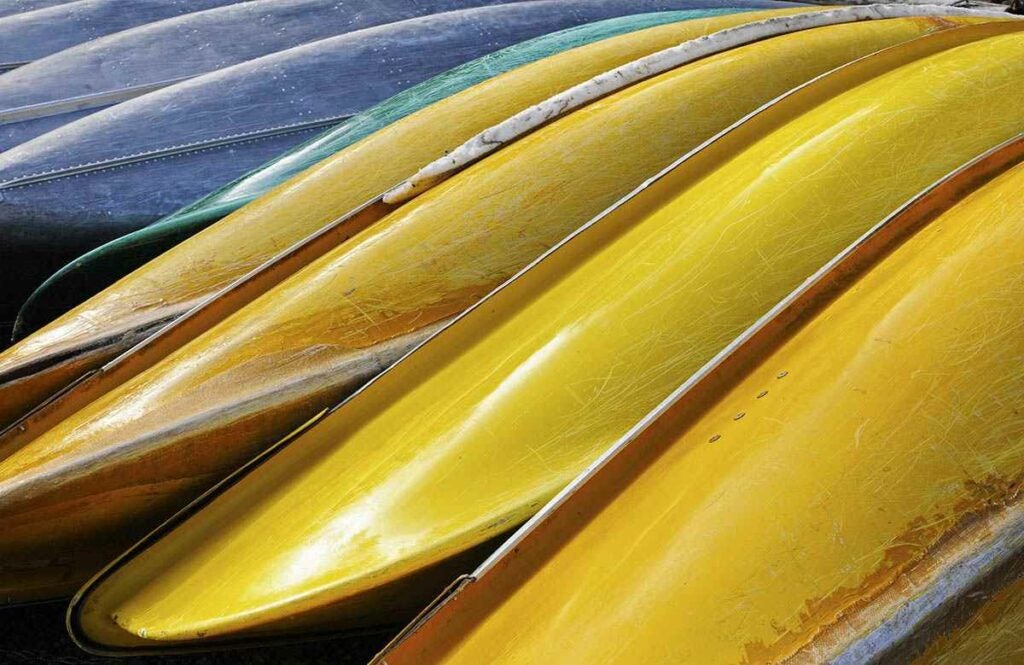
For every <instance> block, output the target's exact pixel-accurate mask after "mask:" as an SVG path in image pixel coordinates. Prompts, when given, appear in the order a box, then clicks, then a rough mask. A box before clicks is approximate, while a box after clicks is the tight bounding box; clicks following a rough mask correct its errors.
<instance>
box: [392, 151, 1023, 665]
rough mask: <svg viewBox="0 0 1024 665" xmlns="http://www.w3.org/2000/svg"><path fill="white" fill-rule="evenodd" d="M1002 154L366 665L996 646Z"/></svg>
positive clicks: (1012, 487)
mask: <svg viewBox="0 0 1024 665" xmlns="http://www.w3.org/2000/svg"><path fill="white" fill-rule="evenodd" d="M1022 161H1024V138H1018V139H1015V140H1014V141H1012V142H1011V143H1009V144H1007V145H1005V146H1003V147H1002V148H1000V149H998V150H997V151H994V152H993V153H990V154H989V155H986V156H985V157H983V158H982V159H981V160H979V161H977V162H975V163H973V164H970V165H968V166H967V167H965V168H964V169H962V170H961V171H959V172H957V173H955V174H954V175H953V176H952V177H951V178H950V179H948V180H947V181H945V182H943V183H940V184H939V185H938V186H937V187H936V188H935V189H933V190H932V191H931V192H929V193H927V194H926V195H925V196H923V197H922V198H921V199H919V200H918V201H916V202H915V203H914V204H912V205H910V206H908V207H907V208H906V209H904V210H902V211H900V212H899V213H897V214H896V215H894V216H893V217H892V218H890V219H889V220H887V221H886V223H885V224H884V225H881V226H880V227H878V228H876V229H875V230H873V231H872V232H871V233H869V234H868V235H866V236H865V237H864V238H862V239H860V240H859V241H858V242H857V243H856V244H855V245H853V246H851V247H850V248H849V250H848V251H847V252H846V253H844V254H843V255H841V256H840V257H839V258H837V259H836V260H835V261H834V262H832V263H831V264H829V265H827V266H826V268H824V269H823V270H822V271H820V272H819V273H818V274H817V275H816V276H815V278H814V280H812V281H811V282H809V283H808V284H805V285H804V286H803V287H802V288H801V289H800V290H798V291H797V292H795V293H794V294H792V295H791V296H789V297H788V298H787V299H786V300H784V301H783V302H782V303H781V304H780V305H779V306H778V307H776V308H775V309H774V310H773V312H772V313H771V314H770V315H769V316H767V317H765V318H764V319H762V321H760V322H759V323H758V324H757V325H755V326H754V327H752V328H751V329H749V330H748V331H747V332H746V333H745V334H744V335H742V336H741V337H739V338H738V339H737V340H736V341H735V342H734V343H733V344H732V345H731V346H730V348H729V349H728V351H727V353H725V354H723V355H722V356H720V357H719V358H718V359H716V361H715V362H714V363H710V364H709V365H708V366H707V367H705V368H704V369H703V370H702V371H701V372H700V373H699V374H698V375H697V376H695V377H694V378H693V379H692V380H691V381H689V382H688V383H687V384H684V385H683V386H682V387H680V388H679V389H678V390H677V391H676V392H675V393H674V395H673V396H672V397H671V398H670V399H667V400H666V401H665V402H664V403H663V404H661V405H659V407H658V408H657V409H656V410H655V411H653V412H651V413H650V414H649V415H648V416H646V417H645V418H644V419H643V420H642V421H641V422H640V423H639V424H638V425H637V426H636V427H635V428H634V429H633V430H632V432H631V433H630V435H629V436H628V437H624V438H623V439H622V440H620V441H619V442H617V443H616V445H615V446H613V447H612V448H611V449H609V450H608V451H607V452H606V453H605V455H604V456H603V457H602V458H601V462H600V463H599V464H597V465H595V466H594V467H593V469H592V470H591V471H589V472H587V473H585V474H583V475H582V476H580V478H578V479H577V480H576V481H574V483H573V484H572V485H571V486H570V488H569V489H568V490H567V491H566V492H565V493H563V495H562V496H560V497H559V498H558V500H556V501H554V502H552V503H551V504H550V505H549V506H547V507H546V508H545V510H544V511H543V512H542V514H541V516H540V517H539V519H538V520H536V521H534V522H533V523H532V524H531V525H530V526H529V527H528V528H526V529H523V530H522V531H521V532H520V533H518V534H516V536H514V537H513V539H512V540H511V541H510V542H508V543H506V544H505V545H503V546H502V551H501V554H499V555H498V556H496V557H495V558H493V559H491V560H490V561H489V562H488V563H487V565H485V566H483V567H482V568H481V569H480V570H478V571H477V572H476V573H475V574H474V576H473V577H471V578H469V579H468V580H466V581H464V582H463V583H462V585H461V588H460V589H459V590H457V591H456V592H455V593H453V594H451V595H450V596H449V597H448V598H447V599H445V600H444V601H442V603H441V606H440V609H439V610H438V611H437V612H435V613H433V614H432V615H430V616H425V618H424V621H423V622H421V623H420V624H418V625H416V626H414V627H412V628H411V629H410V630H409V631H407V633H406V635H405V639H404V640H400V641H399V642H398V643H397V644H396V645H395V646H393V647H392V648H391V649H390V650H389V651H387V652H385V654H383V655H382V656H381V658H380V661H381V662H386V663H389V664H391V665H397V664H398V663H405V662H415V663H431V662H442V661H443V662H479V661H478V660H477V658H479V657H480V656H481V655H482V654H487V661H488V662H522V663H525V662H558V661H559V660H562V659H564V658H566V657H568V654H571V657H572V658H574V659H580V660H581V661H587V662H591V661H593V662H620V661H622V662H636V661H638V660H640V661H644V662H687V663H689V662H693V663H719V662H722V663H725V662H730V663H733V662H744V663H748V662H749V663H762V662H787V663H788V662H794V663H802V662H808V663H809V662H833V663H851V664H852V663H864V662H909V661H910V660H917V661H918V662H922V663H924V662H969V660H970V658H969V657H968V654H973V655H976V656H978V658H979V659H980V660H981V661H984V662H1013V661H1014V660H1015V658H1014V656H1015V654H1019V653H1020V650H1021V647H1022V643H1021V641H1020V639H1019V630H1020V627H1021V623H1020V622H1021V618H1022V614H1021V611H1020V604H1019V602H1017V599H1015V598H1014V597H1013V595H1012V594H1013V592H1014V590H1015V589H1017V588H1018V587H1019V586H1020V576H1021V573H1022V570H1021V563H1022V561H1024V510H1022V506H1021V505H1020V498H1019V490H1020V482H1021V479H1022V478H1024V454H1022V449H1021V445H1022V438H1021V435H1022V433H1024V420H1022V419H1021V418H1020V417H1019V414H1016V413H1014V412H1013V410H1012V409H1007V408H1006V405H1007V404H1013V403H1018V402H1019V401H1020V399H1021V396H1022V395H1024V380H1022V377H1021V374H1020V372H1019V367H1020V360H1021V358H1022V357H1024V335H1022V334H1021V332H1022V326H1024V305H1022V303H1024V300H1022V299H1021V287H1022V284H1024V242H1022V240H1021V238H1022V237H1024V235H1022V231H1024V214H1022V209H1021V207H1020V205H1019V201H1020V191H1021V186H1022V185H1024V165H1022V164H1021V162H1022ZM638 516H643V517H642V518H638ZM964 658H967V660H961V659H964Z"/></svg>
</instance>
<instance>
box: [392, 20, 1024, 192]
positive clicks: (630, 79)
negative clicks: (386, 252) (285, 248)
mask: <svg viewBox="0 0 1024 665" xmlns="http://www.w3.org/2000/svg"><path fill="white" fill-rule="evenodd" d="M945 16H950V17H963V16H967V17H970V16H976V17H980V18H985V17H990V18H1003V19H1011V20H1012V19H1017V18H1019V17H1016V16H1014V15H1012V14H1007V13H1005V12H994V11H987V10H976V9H969V8H962V7H951V6H948V5H930V4H928V5H886V4H879V5H857V6H852V7H841V8H838V9H827V10H812V11H809V12H806V13H798V14H791V15H787V16H773V17H770V18H766V19H762V20H760V21H754V22H751V23H744V24H742V25H738V26H734V27H731V28H724V29H722V30H719V31H717V32H713V33H711V34H709V35H705V36H703V37H698V38H696V39H691V40H688V41H686V42H683V43H681V44H679V45H677V46H673V47H671V48H667V49H664V50H662V51H658V52H657V53H652V54H651V55H648V56H645V57H643V58H639V59H637V60H634V61H632V62H629V63H626V64H624V65H621V66H619V67H616V68H615V69H613V70H610V71H608V72H604V73H602V74H599V75H598V76H595V77H593V78H591V79H590V80H588V81H584V82H583V83H580V84H578V85H575V86H573V87H571V88H569V89H568V90H565V91H563V92H561V93H558V94H557V95H553V96H552V97H549V98H548V99H546V100H544V101H543V102H540V103H538V104H535V105H533V106H531V107H530V108H527V109H525V110H523V111H520V112H519V113H517V114H515V115H513V116H512V117H510V118H508V119H506V120H504V121H502V122H501V123H498V124H497V125H494V126H492V127H489V128H488V129H485V130H484V131H482V132H480V133H479V134H477V135H476V136H474V137H473V138H471V139H469V140H468V141H466V142H465V143H463V144H462V145H460V146H459V147H457V148H455V149H454V150H452V151H451V152H449V153H448V154H446V155H444V156H443V157H441V158H439V159H437V160H435V161H433V162H431V163H430V164H427V165H426V166H424V167H423V168H421V169H420V170H419V171H417V172H416V173H415V174H413V175H412V176H411V177H410V178H408V179H407V180H405V181H404V182H402V183H400V184H398V185H397V186H395V187H393V188H392V189H390V190H388V191H387V192H386V193H385V194H384V200H385V201H387V202H388V203H400V202H404V201H408V200H409V199H412V198H414V197H416V196H419V195H420V194H422V193H423V192H425V191H427V190H429V189H430V188H431V187H433V186H434V185H436V184H438V183H440V182H442V181H444V180H446V179H448V178H450V177H451V176H452V175H454V174H455V173H457V172H459V171H461V170H463V169H465V168H466V167H468V166H470V165H471V164H473V163H475V162H477V161H479V160H481V159H483V158H484V157H486V156H487V155H488V154H490V153H491V152H493V151H495V150H497V149H499V148H501V147H504V146H505V145H508V144H509V143H513V142H515V141H517V140H519V139H520V138H522V137H524V136H526V135H527V134H530V133H532V132H534V131H536V130H537V129H539V128H540V127H543V126H544V125H546V124H548V123H550V122H552V121H554V120H557V119H558V118H560V117H562V116H563V115H565V114H567V113H571V112H573V111H574V110H576V109H578V108H581V107H583V106H586V105H587V104H590V103H592V102H594V101H597V100H598V99H601V98H602V97H606V96H608V95H611V94H614V93H616V92H618V91H620V90H623V89H625V88H627V87H629V86H631V85H635V84H637V83H639V82H641V81H644V80H646V79H649V78H652V77H654V76H658V75H660V74H663V73H665V72H668V71H671V70H673V69H677V68H679V67H681V66H683V65H686V64H689V63H692V62H695V61H697V60H702V59H704V58H707V57H710V56H712V55H715V54H717V53H722V52H724V51H728V50H731V49H734V48H738V47H740V46H744V45H747V44H752V43H754V42H758V41H762V40H765V39H771V38H772V37H778V36H781V35H786V34H791V33H794V32H800V31H802V30H810V29H813V28H820V27H826V26H830V25H840V24H844V23H857V22H860V21H871V20H880V19H891V18H914V17H920V18H927V17H935V18H940V17H945Z"/></svg>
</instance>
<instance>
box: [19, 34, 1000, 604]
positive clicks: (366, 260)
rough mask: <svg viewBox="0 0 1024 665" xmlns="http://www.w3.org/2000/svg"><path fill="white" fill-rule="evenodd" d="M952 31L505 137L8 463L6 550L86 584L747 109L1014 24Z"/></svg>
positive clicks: (820, 53) (833, 54) (821, 48)
mask: <svg viewBox="0 0 1024 665" xmlns="http://www.w3.org/2000/svg"><path fill="white" fill-rule="evenodd" d="M950 25H957V24H956V23H950V22H949V21H946V20H931V19H898V20H886V21H873V22H869V23H858V24H847V25H838V26H832V27H828V28H820V29H815V30H808V31H804V32H799V33H794V34H792V35H787V36H784V37H779V38H775V39H770V40H764V41H761V42H758V43H755V44H752V45H750V46H747V47H743V48H740V49H736V50H733V51H729V52H726V53H723V54H721V55H718V56H714V57H711V58H707V59H705V60H703V61H700V62H697V63H693V64H692V65H688V66H686V67H683V68H680V69H679V70H677V71H672V72H668V73H665V74H663V75H661V76H658V77H655V78H653V79H651V80H650V81H646V82H643V83H641V84H638V85H636V86H633V87H631V88H629V89H628V90H625V91H623V92H621V93H619V94H616V95H613V96H610V97H608V98H606V99H604V100H601V101H599V102H597V103H595V104H593V105H591V106H589V107H587V108H585V109H582V110H580V111H577V112H575V113H573V114H571V115H569V116H567V117H565V118H564V119H562V120H560V121H558V122H555V123H552V124H550V125H548V126H547V127H545V128H543V129H542V130H540V131H538V132H536V133H535V134H532V135H530V136H528V137H526V138H524V139H523V140H521V141H519V142H517V143H515V144H513V145H511V146H509V147H507V148H505V149H503V150H501V151H499V152H498V153H496V154H494V155H493V156H492V157H490V158H488V159H486V160H484V161H482V162H481V163H479V164H477V165H476V166H474V167H471V168H470V169H468V170H467V171H465V172H463V173H461V174H459V175H458V176H456V177H454V178H452V179H451V180H449V181H448V182H446V183H444V184H442V185H440V186H438V187H437V188H436V189H434V190H431V191H428V192H427V193H426V194H424V195H423V196H422V197H420V198H417V199H414V200H413V201H412V202H411V203H410V204H408V205H406V206H405V207H403V208H400V209H399V210H397V211H396V212H395V213H393V214H392V215H391V216H390V217H389V218H387V219H385V220H382V221H381V222H379V223H378V224H376V225H375V226H373V227H371V228H369V229H368V230H367V231H366V232H364V233H362V234H360V235H358V236H356V237H355V238H353V239H352V240H351V241H349V242H347V243H345V244H343V245H342V246H341V247H339V248H338V249H336V250H334V251H333V252H331V253H329V254H328V255H326V256H325V257H323V259H321V260H319V261H317V262H315V263H314V264H312V265H311V266H309V267H308V268H306V269H305V270H303V271H301V272H300V273H298V274H296V275H295V276H293V277H292V278H291V279H289V280H288V281H287V282H285V283H284V284H282V285H281V286H280V287H278V288H276V289H274V290H273V291H271V292H270V293H268V294H266V295H265V296H264V297H262V298H260V299H258V300H257V301H255V302H253V303H252V304H251V305H250V306H248V307H246V308H244V309H243V310H241V311H240V312H238V313H236V314H235V315H234V316H233V317H231V318H229V319H228V320H226V321H224V322H223V323H222V324H221V325H219V326H217V327H215V328H214V329H212V330H210V331H209V332H208V333H206V334H205V335H202V336H200V337H199V338H198V339H196V340H195V341H193V342H192V343H190V344H187V345H186V346H184V347H183V348H181V349H179V350H178V351H177V352H175V353H174V354H172V355H171V356H169V357H168V358H166V359H165V360H164V361H163V362H161V363H160V364H158V365H156V366H154V367H153V368H151V369H150V370H148V371H146V372H144V373H143V374H140V375H139V376H138V377H136V378H135V379H133V380H131V381H128V382H127V383H125V384H124V385H122V386H120V387H118V388H116V389H114V390H112V391H110V392H108V393H107V394H105V395H104V396H103V397H101V398H99V399H97V400H96V401H95V402H93V403H92V404H90V405H88V406H86V407H85V408H83V409H82V410H81V411H79V412H78V413H76V414H74V415H72V416H71V417H69V418H68V419H66V420H65V421H63V422H61V423H60V424H58V425H57V426H55V427H54V428H53V429H52V430H50V431H49V432H45V433H43V434H42V435H41V436H39V437H37V438H36V439H34V440H31V441H29V442H27V443H26V444H25V445H24V446H22V447H20V449H18V450H17V451H16V452H13V453H12V454H10V455H9V456H8V457H7V459H5V460H2V461H0V497H3V499H4V501H3V502H2V503H0V534H3V535H0V554H4V553H6V556H7V558H8V559H15V560H17V559H19V558H22V557H23V556H24V555H23V554H21V552H25V551H30V550H33V548H39V547H43V549H44V550H45V551H46V552H48V553H49V554H48V555H38V554H33V561H34V562H35V569H36V570H37V571H42V570H43V569H44V568H45V566H44V565H43V564H42V563H41V562H40V561H39V557H40V556H42V558H43V561H45V560H46V558H45V557H46V556H49V557H52V558H55V559H59V560H60V561H62V562H63V563H61V564H60V566H59V567H57V568H56V569H55V573H54V576H55V577H57V579H58V580H60V583H64V584H66V583H68V581H69V580H71V581H74V582H80V581H82V573H83V572H84V573H85V574H88V573H90V572H92V570H89V569H88V567H87V566H84V565H83V566H81V567H78V568H77V569H76V564H75V561H76V558H77V557H80V556H82V555H83V553H95V552H96V551H97V549H100V550H103V551H107V552H111V550H112V552H111V553H113V552H116V551H118V549H119V548H120V547H121V546H122V545H123V542H121V541H123V539H124V538H126V537H130V536H132V535H141V533H144V532H145V531H146V530H147V527H149V526H151V525H155V524H156V523H157V522H158V521H159V520H160V518H162V517H163V516H165V515H167V514H168V513H169V511H170V510H173V509H174V508H175V507H177V506H180V505H182V504H183V503H184V502H186V501H187V500H188V499H189V498H191V497H193V496H195V495H196V494H197V493H198V492H199V491H201V490H202V489H205V488H206V487H209V486H210V485H211V484H212V483H213V482H214V481H215V480H217V479H219V478H220V477H223V476H224V475H225V474H226V473H228V472H229V471H231V470H233V469H234V468H236V467H237V466H238V465H239V464H241V463H242V462H244V461H245V460H247V459H249V458H250V457H251V456H252V455H254V454H255V453H257V452H259V451H261V450H263V449H264V448H265V447H266V446H267V445H269V444H271V443H273V442H275V441H276V440H277V439H278V438H280V437H281V436H283V435H285V434H287V433H288V432H289V431H291V430H292V429H293V428H294V427H296V426H298V425H299V424H300V423H302V422H304V421H305V420H306V419H308V418H309V417H311V416H312V415H313V414H315V413H316V412H317V411H319V410H321V409H323V408H326V407H328V406H330V405H332V404H333V403H335V402H336V401H337V400H338V399H340V398H341V397H343V396H344V395H345V394H347V393H349V392H351V391H352V390H353V389H355V388H357V387H358V386H359V385H361V384H362V383H363V382H365V381H366V380H367V379H369V378H370V377H371V376H373V375H374V374H376V373H377V372H378V371H379V370H380V369H382V368H383V367H385V366H387V365H388V364H390V363H391V362H393V361H394V360H395V359H397V358H398V357H399V356H400V355H401V353H403V352H404V351H406V350H408V349H409V348H410V345H411V344H412V343H414V342H416V341H419V340H421V339H423V338H424V337H425V336H426V335H427V334H428V333H430V332H431V331H433V330H436V328H437V326H438V323H439V322H441V321H444V320H445V319H446V318H447V317H450V316H452V315H455V314H457V313H458V312H460V311H461V310H463V309H464V308H466V307H467V306H469V305H471V304H473V303H474V302H475V301H476V300H477V299H478V298H480V297H482V296H483V295H485V294H486V293H487V292H488V291H489V290H491V289H492V288H494V287H496V286H497V285H499V284H500V283H501V282H502V281H503V280H504V279H506V278H508V277H509V276H511V275H512V274H513V273H514V272H515V271H516V270H518V269H520V268H522V267H523V266H524V265H526V264H527V263H528V262H529V261H530V260H531V259H533V258H534V257H536V256H537V255H539V254H540V253H541V252H543V251H544V250H545V249H547V248H548V247H550V246H551V245H553V244H554V243H555V242H557V241H558V240H559V239H561V238H562V237H563V236H564V235H565V234H567V233H568V232H570V231H572V230H573V229H574V228H576V227H577V226H579V225H580V224H582V223H584V222H586V221H587V220H588V219H590V218H591V217H592V216H593V215H595V214H597V213H599V212H600V211H601V210H602V209H604V208H605V207H606V206H608V205H610V204H611V203H613V202H614V201H615V200H616V199H617V198H619V197H620V196H622V195H624V194H626V193H627V192H629V191H630V190H631V189H632V188H633V187H635V186H636V185H638V184H639V183H641V182H642V181H643V180H644V179H645V178H647V177H649V176H651V175H653V174H655V173H656V172H657V171H658V170H659V169H661V168H662V167H664V166H666V165H667V164H669V163H670V162H671V161H672V160H673V159H675V158H677V157H678V156H679V155H681V154H683V153H685V152H686V151H687V150H689V149H691V148H693V147H695V146H696V145H698V144H699V143H700V142H701V141H703V140H705V139H707V138H708V137H710V136H711V135H713V134H714V133H715V132H717V131H719V130H721V129H723V128H725V127H727V126H728V125H729V124H730V123H732V122H734V121H736V120H737V119H739V118H740V117H741V116H742V115H743V114H745V113H748V112H750V111H752V110H754V109H756V108H757V107H758V106H759V105H761V104H763V103H764V102H766V101H768V100H769V99H771V98H772V97H774V96H776V95H778V94H780V93H783V92H785V91H787V90H788V89H790V88H791V87H792V86H794V85H797V84H800V83H803V82H805V81H806V80H807V79H808V78H810V77H812V76H814V75H816V74H819V73H821V72H824V71H827V70H828V69H829V68H831V67H835V66H838V65H841V64H843V63H846V62H848V61H850V60H851V59H854V58H856V57H858V56H862V55H864V54H868V53H871V52H873V51H875V50H877V49H880V48H883V47H886V46H889V45H892V44H894V43H900V42H904V41H906V40H909V39H913V38H916V37H920V36H921V35H934V36H943V39H944V41H943V44H945V43H946V41H949V43H951V44H952V43H958V42H959V41H969V40H970V39H978V38H980V36H981V35H983V34H987V33H985V32H984V31H987V30H989V29H995V30H1004V29H1006V28H1005V27H1001V26H1006V25H1007V24H1005V23H1004V24H992V25H991V27H986V26H968V27H967V28H958V29H957V30H964V32H957V31H950V30H945V31H941V32H935V31H936V29H937V28H942V27H948V26H950ZM1015 29H1016V28H1015ZM979 31H981V32H979ZM953 32H956V34H952V33H953ZM931 43H932V42H929V44H931ZM921 48H924V47H921ZM933 48H937V47H934V46H933ZM917 54H919V49H917V48H914V49H910V50H908V52H907V54H906V56H907V57H910V58H912V57H916V55H917ZM995 127H996V128H998V122H997V123H996V125H995ZM992 131H998V129H993V130H992ZM978 136H979V138H978V142H982V141H985V140H987V134H984V133H982V134H979V135H978ZM908 191H909V190H908ZM762 304H763V303H762V302H760V301H758V302H754V301H752V302H751V305H750V309H749V311H755V310H757V309H758V308H759V307H761V306H762ZM715 339H716V340H717V339H718V338H717V337H716V338H715ZM708 343H709V344H714V343H717V342H716V341H715V340H709V341H708ZM665 371H666V372H667V374H666V376H668V375H669V374H671V372H672V371H674V370H673V369H672V368H671V367H669V366H666V370H665ZM568 459H571V460H577V461H578V460H579V459H582V458H581V457H580V456H579V452H576V453H572V454H570V455H569V456H568ZM564 473H565V472H564V471H560V472H559V474H557V475H556V477H555V478H553V479H552V480H551V481H549V485H550V486H549V487H548V488H547V489H545V490H543V491H542V494H543V492H546V491H549V490H550V488H551V487H554V486H556V484H557V483H558V482H560V480H558V479H559V478H562V477H563V474H564ZM517 519H518V518H517ZM56 536H59V537H60V539H61V545H60V546H59V547H58V546H54V545H53V541H54V539H55V537H56ZM44 545H45V547H44ZM68 561H70V562H71V563H70V564H69V563H68ZM69 567H70V568H71V569H72V572H69V571H68V570H67V569H68V568H69ZM40 574H42V573H40ZM5 584H10V585H12V586H13V587H14V589H13V590H11V591H9V592H8V593H11V594H14V593H16V592H17V585H18V584H19V580H18V579H14V580H12V581H11V582H5V580H4V579H3V576H2V575H0V588H4V585H5ZM8 588H10V587H8Z"/></svg>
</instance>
